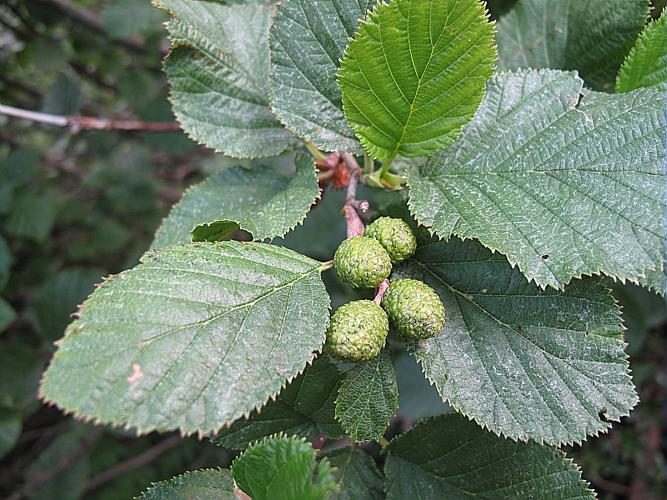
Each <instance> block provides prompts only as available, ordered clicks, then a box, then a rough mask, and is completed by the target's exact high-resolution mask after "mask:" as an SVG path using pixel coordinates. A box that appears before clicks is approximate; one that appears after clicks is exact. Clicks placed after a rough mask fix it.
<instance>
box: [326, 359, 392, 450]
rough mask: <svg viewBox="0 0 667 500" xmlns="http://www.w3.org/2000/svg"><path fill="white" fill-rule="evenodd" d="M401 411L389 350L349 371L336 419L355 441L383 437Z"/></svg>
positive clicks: (344, 380)
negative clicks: (391, 419) (390, 422)
mask: <svg viewBox="0 0 667 500" xmlns="http://www.w3.org/2000/svg"><path fill="white" fill-rule="evenodd" d="M397 412H398V388H397V386H396V371H395V370H394V363H393V362H392V360H391V357H390V356H389V355H388V354H387V353H386V352H385V351H382V352H381V353H380V355H379V356H377V357H375V358H373V359H371V360H370V361H367V362H365V363H359V364H358V365H357V366H356V367H354V368H353V369H352V370H350V371H349V372H347V373H346V374H345V378H344V379H343V383H342V385H341V387H340V389H339V390H338V397H337V398H336V419H337V420H338V421H340V423H341V424H342V425H343V429H345V431H346V432H347V433H348V434H349V435H350V437H352V439H353V440H354V441H355V442H362V441H373V440H375V439H378V438H380V437H382V435H383V434H384V431H386V430H387V426H388V425H389V419H390V418H391V417H393V416H394V415H396V413H397Z"/></svg>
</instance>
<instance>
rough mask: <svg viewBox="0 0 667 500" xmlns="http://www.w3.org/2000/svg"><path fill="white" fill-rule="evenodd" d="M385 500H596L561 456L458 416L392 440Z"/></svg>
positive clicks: (433, 421)
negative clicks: (524, 499)
mask: <svg viewBox="0 0 667 500" xmlns="http://www.w3.org/2000/svg"><path fill="white" fill-rule="evenodd" d="M388 450H389V454H388V456H387V461H386V463H385V468H384V470H385V475H386V477H387V493H388V495H387V498H388V499H390V500H398V499H405V498H420V499H423V500H428V499H434V500H435V499H442V498H530V499H535V500H540V499H544V500H556V499H566V498H567V499H573V498H577V499H583V498H590V499H592V498H595V494H594V492H593V491H592V490H590V489H589V488H588V487H587V484H586V482H585V481H583V480H582V479H581V472H580V471H579V469H578V468H577V466H576V465H574V464H573V463H572V461H571V460H569V459H568V458H567V457H566V456H565V454H564V453H562V452H561V451H559V450H555V449H553V448H547V447H543V446H539V445H538V444H535V443H530V444H522V443H515V442H513V441H510V440H508V439H503V438H500V437H498V436H495V435H494V434H492V433H490V432H486V431H484V430H482V429H480V428H479V427H477V426H476V425H475V424H474V423H473V422H470V421H468V420H466V419H465V418H463V417H462V416H460V415H443V416H440V417H435V418H430V419H427V420H423V421H422V422H420V423H419V424H417V425H416V426H415V427H413V428H412V430H410V431H408V432H406V433H405V434H402V435H401V436H399V437H397V438H396V439H394V440H393V441H392V442H391V444H390V446H389V448H388Z"/></svg>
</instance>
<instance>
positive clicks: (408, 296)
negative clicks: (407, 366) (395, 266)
mask: <svg viewBox="0 0 667 500" xmlns="http://www.w3.org/2000/svg"><path fill="white" fill-rule="evenodd" d="M382 307H383V308H384V310H385V311H386V312H387V315H388V316H389V319H390V320H391V322H392V324H393V325H394V327H395V328H396V330H398V332H399V333H400V334H401V335H404V336H405V337H408V338H411V339H415V340H424V339H429V338H431V337H435V336H436V335H438V334H439V333H440V330H442V327H443V326H444V324H445V306H443V305H442V301H441V300H440V297H438V294H437V293H435V291H434V290H433V288H431V287H430V286H428V285H426V284H424V283H422V282H421V281H418V280H413V279H399V280H396V281H392V282H391V284H390V285H389V288H387V291H386V292H385V293H384V297H382Z"/></svg>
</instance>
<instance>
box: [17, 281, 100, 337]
mask: <svg viewBox="0 0 667 500" xmlns="http://www.w3.org/2000/svg"><path fill="white" fill-rule="evenodd" d="M103 274H104V273H103V271H102V270H101V269H95V268H89V269H86V268H72V269H65V270H63V271H60V272H59V273H58V274H56V275H55V276H52V277H50V278H48V279H47V280H46V281H45V282H44V283H43V284H42V285H40V286H39V288H38V289H37V290H36V291H35V292H34V293H33V295H32V296H31V297H30V299H29V301H28V308H29V313H28V317H29V319H30V323H31V324H32V325H33V327H34V328H35V330H36V331H37V333H38V334H39V335H41V336H42V338H44V339H46V340H49V341H53V340H56V339H58V338H60V337H62V336H63V333H64V332H65V328H66V327H67V325H68V323H69V322H70V321H71V316H72V313H74V312H76V310H77V308H78V306H79V304H81V302H83V301H84V300H85V299H86V297H88V295H90V293H91V292H92V291H93V286H94V285H95V283H97V282H99V281H101V280H102V275H103Z"/></svg>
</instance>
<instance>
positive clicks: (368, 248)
mask: <svg viewBox="0 0 667 500" xmlns="http://www.w3.org/2000/svg"><path fill="white" fill-rule="evenodd" d="M334 267H335V268H336V272H337V273H338V277H339V278H340V279H341V280H343V281H344V282H345V283H347V284H348V285H350V286H352V287H354V288H372V287H375V286H378V285H379V284H380V283H381V282H382V281H383V280H385V279H386V278H387V277H388V276H389V274H390V273H391V259H390V258H389V254H387V252H386V251H385V249H384V248H382V245H380V243H378V242H377V241H375V240H374V239H372V238H366V237H365V236H355V237H354V238H350V239H348V240H345V241H343V243H341V244H340V246H339V247H338V250H336V254H335V255H334Z"/></svg>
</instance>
